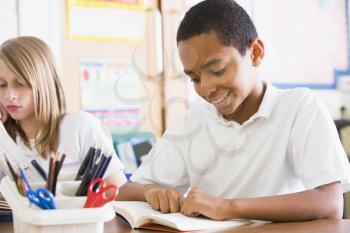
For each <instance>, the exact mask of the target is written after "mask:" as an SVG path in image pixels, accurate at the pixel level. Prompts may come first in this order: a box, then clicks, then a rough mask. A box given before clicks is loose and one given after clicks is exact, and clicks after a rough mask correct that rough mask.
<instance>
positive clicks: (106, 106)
mask: <svg viewBox="0 0 350 233" xmlns="http://www.w3.org/2000/svg"><path fill="white" fill-rule="evenodd" d="M80 88H81V103H82V107H83V109H84V110H86V111H88V112H90V113H92V114H93V115H95V116H96V117H97V118H99V119H100V120H101V121H102V122H103V123H104V124H105V125H106V126H107V127H108V128H109V129H110V130H111V131H112V132H114V133H126V132H133V131H137V130H138V129H139V127H140V126H139V123H140V101H137V100H138V98H141V96H140V81H139V77H138V75H137V73H136V72H135V71H134V69H133V67H132V65H131V63H130V62H127V61H103V60H88V59H86V60H81V61H80Z"/></svg>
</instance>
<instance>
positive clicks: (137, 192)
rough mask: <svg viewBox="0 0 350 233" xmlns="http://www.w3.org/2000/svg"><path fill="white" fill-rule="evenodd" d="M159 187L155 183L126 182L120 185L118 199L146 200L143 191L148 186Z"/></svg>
mask: <svg viewBox="0 0 350 233" xmlns="http://www.w3.org/2000/svg"><path fill="white" fill-rule="evenodd" d="M152 187H153V188H156V187H160V186H158V185H156V184H146V185H144V184H138V183H135V182H126V183H125V184H124V185H123V186H122V187H120V189H119V192H118V197H117V200H118V201H146V198H145V191H147V190H148V189H150V188H152Z"/></svg>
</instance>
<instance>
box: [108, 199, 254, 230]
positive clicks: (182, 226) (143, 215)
mask: <svg viewBox="0 0 350 233" xmlns="http://www.w3.org/2000/svg"><path fill="white" fill-rule="evenodd" d="M112 205H113V207H114V209H115V210H116V212H117V213H119V214H121V215H123V217H125V218H126V219H127V220H128V221H129V219H130V218H132V221H133V223H131V222H129V223H130V225H132V227H133V228H135V227H138V228H142V226H143V225H145V224H149V223H157V224H160V225H164V226H168V227H171V228H174V229H178V230H181V231H193V230H204V229H214V228H215V229H216V228H224V227H234V226H239V225H243V224H247V223H251V221H249V220H227V221H215V220H211V219H208V218H205V217H187V216H185V215H182V214H180V213H170V214H163V213H161V212H160V211H156V210H153V209H152V208H151V206H150V205H149V204H148V203H147V202H139V201H115V202H113V204H112Z"/></svg>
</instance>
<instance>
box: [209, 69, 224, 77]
mask: <svg viewBox="0 0 350 233" xmlns="http://www.w3.org/2000/svg"><path fill="white" fill-rule="evenodd" d="M225 71H226V69H225V68H223V69H221V70H218V71H211V72H210V73H212V74H213V75H215V76H221V75H223V74H224V73H225Z"/></svg>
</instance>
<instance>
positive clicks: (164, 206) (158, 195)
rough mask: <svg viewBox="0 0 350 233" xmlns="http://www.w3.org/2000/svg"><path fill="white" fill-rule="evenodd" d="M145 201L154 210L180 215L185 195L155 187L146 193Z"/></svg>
mask: <svg viewBox="0 0 350 233" xmlns="http://www.w3.org/2000/svg"><path fill="white" fill-rule="evenodd" d="M145 199H146V201H147V202H148V203H149V204H150V205H151V206H152V208H153V209H154V210H159V211H161V212H163V213H178V212H180V209H181V203H182V202H183V201H184V196H183V193H181V192H178V191H176V190H174V189H167V188H162V187H154V188H150V189H147V190H146V191H145Z"/></svg>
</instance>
